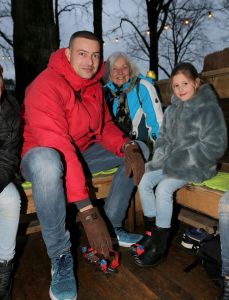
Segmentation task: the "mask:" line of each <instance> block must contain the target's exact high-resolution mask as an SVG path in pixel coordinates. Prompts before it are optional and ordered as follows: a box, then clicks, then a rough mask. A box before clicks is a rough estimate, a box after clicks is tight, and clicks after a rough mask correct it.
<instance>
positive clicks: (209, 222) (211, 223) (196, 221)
mask: <svg viewBox="0 0 229 300" xmlns="http://www.w3.org/2000/svg"><path fill="white" fill-rule="evenodd" d="M178 220H180V221H181V222H183V223H185V224H188V225H190V226H192V227H196V228H203V229H205V230H206V231H207V232H208V233H214V230H215V229H216V228H218V221H217V220H216V219H212V218H210V217H207V216H204V215H202V214H200V213H196V212H195V211H193V210H190V209H187V208H184V207H182V208H181V210H180V212H179V215H178Z"/></svg>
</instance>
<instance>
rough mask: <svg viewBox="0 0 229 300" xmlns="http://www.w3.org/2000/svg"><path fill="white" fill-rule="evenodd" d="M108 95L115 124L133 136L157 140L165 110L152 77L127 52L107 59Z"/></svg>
mask: <svg viewBox="0 0 229 300" xmlns="http://www.w3.org/2000/svg"><path fill="white" fill-rule="evenodd" d="M104 82H105V86H104V91H105V98H106V100H107V103H108V106H109V108H110V112H111V115H112V116H113V120H114V122H115V123H116V125H117V126H118V127H119V128H120V129H121V130H122V131H123V132H124V133H125V134H126V135H127V136H129V137H130V138H132V139H137V140H142V141H147V140H148V138H149V139H150V140H156V138H157V136H158V129H159V126H160V125H161V122H162V118H163V113H162V108H161V103H160V100H159V98H158V95H157V92H156V90H155V87H154V85H153V82H152V79H150V78H147V77H145V76H143V75H142V74H139V72H138V71H137V68H136V67H135V66H134V65H133V63H132V62H131V61H130V59H129V58H128V56H127V55H126V54H125V53H124V52H115V53H113V54H112V55H111V56H110V57H109V58H108V60H107V62H106V64H105V72H104Z"/></svg>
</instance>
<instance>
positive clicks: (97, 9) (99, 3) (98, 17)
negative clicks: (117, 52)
mask: <svg viewBox="0 0 229 300" xmlns="http://www.w3.org/2000/svg"><path fill="white" fill-rule="evenodd" d="M102 9H103V0H93V14H94V33H95V34H96V36H97V37H98V38H99V39H100V40H101V41H102V40H103V25H102V24H103V21H102ZM101 55H102V56H103V48H102V49H101Z"/></svg>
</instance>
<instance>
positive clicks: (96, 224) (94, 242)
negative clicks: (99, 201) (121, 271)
mask: <svg viewBox="0 0 229 300" xmlns="http://www.w3.org/2000/svg"><path fill="white" fill-rule="evenodd" d="M79 219H80V221H81V222H82V224H83V227H84V230H85V232H86V235H87V238H88V242H89V244H90V246H91V248H92V249H93V250H96V251H97V253H99V254H102V255H104V257H105V258H109V252H110V251H112V242H111V237H110V235H109V233H108V230H107V226H106V224H105V222H104V220H103V219H102V217H101V215H100V213H99V211H98V208H97V207H93V208H90V209H88V210H85V211H83V212H79Z"/></svg>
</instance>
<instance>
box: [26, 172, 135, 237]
mask: <svg viewBox="0 0 229 300" xmlns="http://www.w3.org/2000/svg"><path fill="white" fill-rule="evenodd" d="M112 179H113V175H98V176H95V177H93V179H92V186H93V192H92V193H91V196H92V199H104V198H106V197H107V195H108V193H109V190H110V185H111V182H112ZM21 195H22V206H21V223H24V224H27V225H28V223H31V226H27V227H26V228H25V230H24V232H25V233H26V234H30V233H34V232H37V231H40V226H39V223H38V221H32V222H31V219H32V218H31V217H32V215H34V214H35V213H36V208H35V206H34V202H33V195H32V188H30V187H29V188H23V190H22V193H21ZM134 224H135V221H134V201H131V203H130V207H129V209H128V215H127V219H126V227H127V228H128V230H129V231H130V232H133V231H134Z"/></svg>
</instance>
